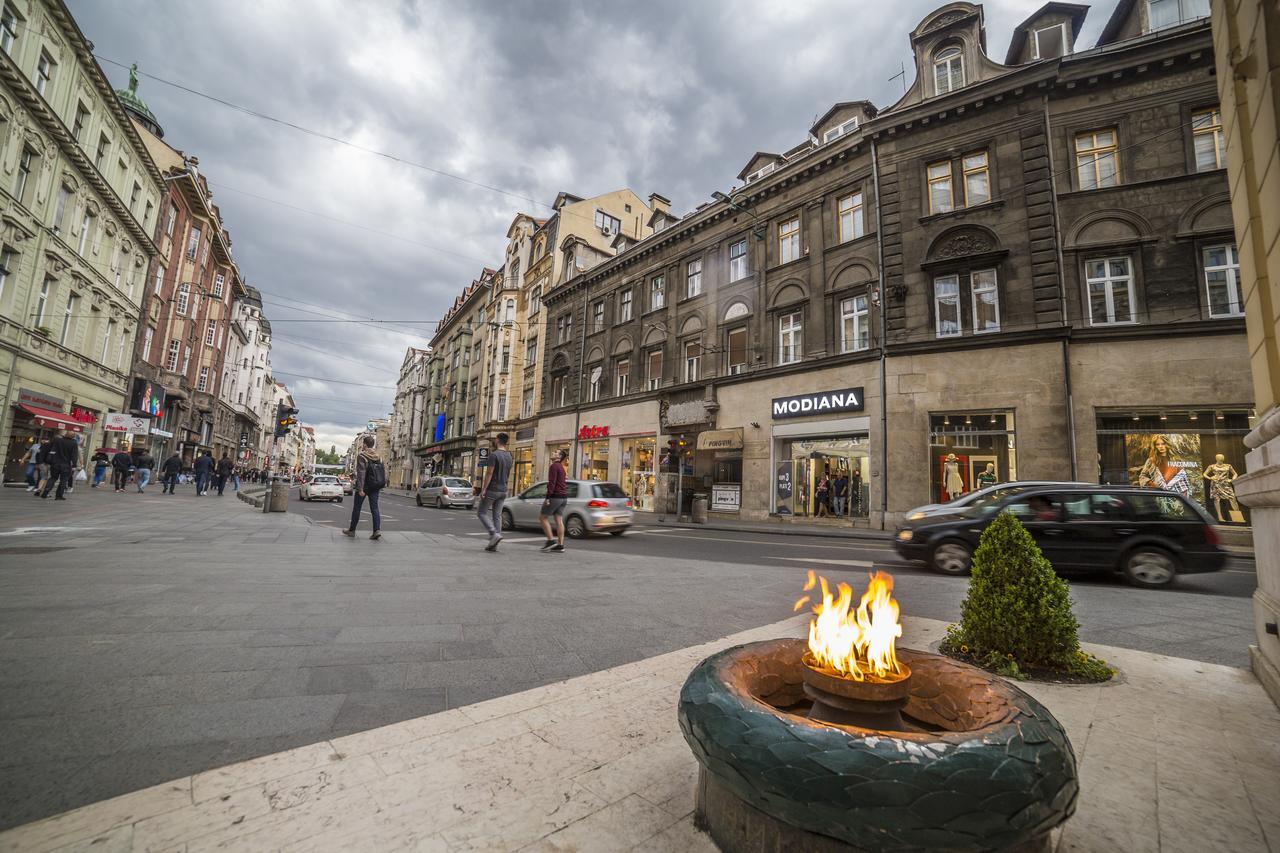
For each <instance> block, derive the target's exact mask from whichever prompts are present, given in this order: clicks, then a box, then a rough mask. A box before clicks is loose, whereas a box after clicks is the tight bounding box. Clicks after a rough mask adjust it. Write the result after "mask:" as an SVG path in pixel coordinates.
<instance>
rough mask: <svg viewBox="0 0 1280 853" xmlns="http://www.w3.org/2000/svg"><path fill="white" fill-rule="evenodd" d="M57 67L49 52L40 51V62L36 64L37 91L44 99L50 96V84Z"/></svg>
mask: <svg viewBox="0 0 1280 853" xmlns="http://www.w3.org/2000/svg"><path fill="white" fill-rule="evenodd" d="M57 65H58V63H56V62H54V61H53V57H51V56H50V55H49V54H48V52H46V51H43V50H42V51H40V60H39V61H38V62H37V63H36V91H37V92H39V93H40V94H41V96H43V97H46V98H47V97H48V96H49V94H48V89H49V82H50V81H51V80H53V70H54V68H56V67H57Z"/></svg>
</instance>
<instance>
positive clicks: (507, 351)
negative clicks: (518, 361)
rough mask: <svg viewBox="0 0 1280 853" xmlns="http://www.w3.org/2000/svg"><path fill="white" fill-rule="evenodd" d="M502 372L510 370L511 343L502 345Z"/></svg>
mask: <svg viewBox="0 0 1280 853" xmlns="http://www.w3.org/2000/svg"><path fill="white" fill-rule="evenodd" d="M501 370H502V372H503V373H506V372H507V371H509V370H511V344H503V345H502V367H501Z"/></svg>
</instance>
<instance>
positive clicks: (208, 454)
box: [192, 450, 214, 495]
mask: <svg viewBox="0 0 1280 853" xmlns="http://www.w3.org/2000/svg"><path fill="white" fill-rule="evenodd" d="M192 467H193V468H195V471H196V494H197V495H207V494H209V480H210V479H211V478H212V477H213V469H214V464H213V451H211V450H206V451H205V452H204V454H203V455H201V456H200V457H198V458H197V459H196V462H195V465H193V466H192Z"/></svg>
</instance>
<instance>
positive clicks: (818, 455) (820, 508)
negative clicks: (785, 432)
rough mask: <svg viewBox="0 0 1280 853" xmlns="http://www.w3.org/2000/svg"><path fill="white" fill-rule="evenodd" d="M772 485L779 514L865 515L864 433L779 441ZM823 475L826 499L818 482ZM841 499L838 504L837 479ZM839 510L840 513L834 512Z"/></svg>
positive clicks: (812, 516) (866, 445)
mask: <svg viewBox="0 0 1280 853" xmlns="http://www.w3.org/2000/svg"><path fill="white" fill-rule="evenodd" d="M781 444H782V454H781V456H782V458H781V460H780V461H779V464H778V471H777V480H778V482H777V483H776V485H775V490H776V491H775V500H776V504H775V505H776V508H777V509H776V511H777V513H778V514H779V515H794V516H797V517H800V518H815V517H823V518H829V517H830V518H834V517H843V518H850V517H865V516H866V514H867V503H868V501H867V494H868V485H867V478H868V474H869V473H870V472H869V461H868V451H869V448H868V444H867V439H866V436H847V437H841V438H805V439H792V440H786V441H782V442H781ZM823 477H825V478H826V479H827V489H826V492H825V499H823V498H820V497H819V491H818V484H819V481H820V480H821V479H822V478H823ZM840 479H842V480H843V482H842V484H841V488H842V489H843V492H844V500H843V501H842V502H840V506H839V507H837V503H836V500H835V498H836V491H837V480H840ZM837 510H839V512H837Z"/></svg>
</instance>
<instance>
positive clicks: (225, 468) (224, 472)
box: [218, 452, 236, 497]
mask: <svg viewBox="0 0 1280 853" xmlns="http://www.w3.org/2000/svg"><path fill="white" fill-rule="evenodd" d="M235 468H236V466H235V463H234V462H232V461H231V457H230V456H228V455H227V454H226V453H225V452H224V453H223V454H222V458H221V459H219V460H218V497H222V492H223V490H224V489H226V487H227V480H228V479H230V477H231V474H232V473H233V472H234V471H235Z"/></svg>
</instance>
